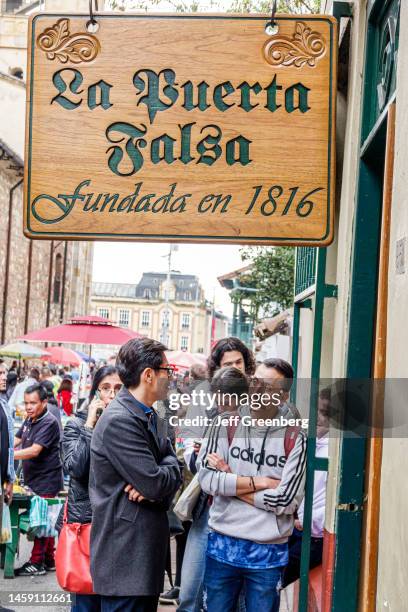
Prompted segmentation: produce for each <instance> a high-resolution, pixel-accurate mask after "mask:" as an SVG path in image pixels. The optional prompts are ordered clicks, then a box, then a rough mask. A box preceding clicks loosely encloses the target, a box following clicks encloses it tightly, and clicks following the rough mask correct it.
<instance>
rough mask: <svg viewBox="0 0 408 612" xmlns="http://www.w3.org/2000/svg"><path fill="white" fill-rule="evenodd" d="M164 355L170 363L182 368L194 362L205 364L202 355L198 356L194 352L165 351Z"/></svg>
mask: <svg viewBox="0 0 408 612" xmlns="http://www.w3.org/2000/svg"><path fill="white" fill-rule="evenodd" d="M166 356H167V359H168V361H169V363H170V364H171V365H173V366H176V367H177V368H181V369H184V370H188V369H189V368H191V366H192V365H194V364H195V363H199V364H201V365H204V364H205V357H204V355H203V356H201V355H200V357H198V356H197V353H195V354H194V353H190V352H189V351H166Z"/></svg>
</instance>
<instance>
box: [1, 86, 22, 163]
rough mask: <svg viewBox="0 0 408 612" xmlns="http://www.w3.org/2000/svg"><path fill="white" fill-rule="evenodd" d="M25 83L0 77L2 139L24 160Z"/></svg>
mask: <svg viewBox="0 0 408 612" xmlns="http://www.w3.org/2000/svg"><path fill="white" fill-rule="evenodd" d="M25 100H26V90H25V86H24V83H22V82H21V81H20V80H19V79H16V78H12V77H3V76H2V75H0V108H1V112H0V139H1V140H3V141H4V142H5V143H6V144H7V145H8V146H9V147H10V148H11V149H12V150H13V151H14V152H15V153H17V154H18V155H19V156H20V157H21V158H22V159H23V158H24V130H25Z"/></svg>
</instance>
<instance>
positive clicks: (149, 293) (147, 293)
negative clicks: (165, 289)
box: [143, 289, 152, 300]
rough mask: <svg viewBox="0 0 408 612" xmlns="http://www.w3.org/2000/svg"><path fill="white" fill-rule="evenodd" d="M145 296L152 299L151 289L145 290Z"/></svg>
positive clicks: (146, 298)
mask: <svg viewBox="0 0 408 612" xmlns="http://www.w3.org/2000/svg"><path fill="white" fill-rule="evenodd" d="M143 297H144V298H145V300H150V298H151V297H152V294H151V291H150V289H145V290H144V292H143Z"/></svg>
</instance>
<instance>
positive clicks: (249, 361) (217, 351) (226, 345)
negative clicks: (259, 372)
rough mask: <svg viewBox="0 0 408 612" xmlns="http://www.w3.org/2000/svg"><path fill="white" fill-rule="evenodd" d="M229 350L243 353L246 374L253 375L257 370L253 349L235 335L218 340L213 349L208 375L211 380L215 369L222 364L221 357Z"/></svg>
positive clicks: (209, 359)
mask: <svg viewBox="0 0 408 612" xmlns="http://www.w3.org/2000/svg"><path fill="white" fill-rule="evenodd" d="M228 351H238V353H241V355H242V357H243V359H244V363H245V374H247V375H248V376H251V375H252V374H253V373H254V372H255V365H256V364H255V358H254V356H253V354H252V351H250V350H249V348H248V347H247V346H245V344H244V343H243V342H242V340H240V339H239V338H234V337H233V336H231V337H229V338H222V340H218V342H217V344H216V345H215V346H214V348H213V350H212V351H211V355H210V356H209V358H208V376H209V379H210V380H211V379H212V377H213V376H214V372H215V370H218V368H219V367H220V365H221V359H222V358H223V356H224V354H225V353H228Z"/></svg>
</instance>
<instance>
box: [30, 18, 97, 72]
mask: <svg viewBox="0 0 408 612" xmlns="http://www.w3.org/2000/svg"><path fill="white" fill-rule="evenodd" d="M37 46H38V47H39V48H40V49H41V50H42V51H44V52H45V53H46V54H47V58H48V59H49V60H54V59H57V60H59V61H60V62H61V63H62V64H66V63H67V62H71V63H72V64H81V63H82V62H92V60H94V59H95V57H96V56H97V55H98V53H99V51H100V48H101V47H100V44H99V41H98V39H97V38H95V36H93V35H92V34H88V32H78V33H77V34H70V31H69V19H59V20H58V21H57V23H56V24H55V25H54V26H52V27H51V28H46V29H45V30H44V32H42V34H40V35H39V36H38V38H37Z"/></svg>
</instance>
